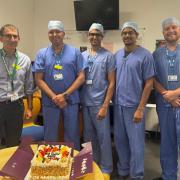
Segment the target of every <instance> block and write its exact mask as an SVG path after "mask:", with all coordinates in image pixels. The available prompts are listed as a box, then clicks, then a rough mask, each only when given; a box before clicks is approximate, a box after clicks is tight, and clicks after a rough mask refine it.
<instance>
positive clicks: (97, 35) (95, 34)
mask: <svg viewBox="0 0 180 180" xmlns="http://www.w3.org/2000/svg"><path fill="white" fill-rule="evenodd" d="M89 36H91V37H94V36H96V37H102V34H100V33H89Z"/></svg>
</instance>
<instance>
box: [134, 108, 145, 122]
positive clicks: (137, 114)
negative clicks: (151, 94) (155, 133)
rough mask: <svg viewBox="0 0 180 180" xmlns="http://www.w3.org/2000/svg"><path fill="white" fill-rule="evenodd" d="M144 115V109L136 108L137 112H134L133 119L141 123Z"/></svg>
mask: <svg viewBox="0 0 180 180" xmlns="http://www.w3.org/2000/svg"><path fill="white" fill-rule="evenodd" d="M143 115H144V109H138V108H137V109H136V111H135V113H134V118H133V121H134V122H135V123H139V122H141V120H142V118H143Z"/></svg>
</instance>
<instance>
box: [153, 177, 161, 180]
mask: <svg viewBox="0 0 180 180" xmlns="http://www.w3.org/2000/svg"><path fill="white" fill-rule="evenodd" d="M153 180H163V178H162V177H156V178H154V179H153Z"/></svg>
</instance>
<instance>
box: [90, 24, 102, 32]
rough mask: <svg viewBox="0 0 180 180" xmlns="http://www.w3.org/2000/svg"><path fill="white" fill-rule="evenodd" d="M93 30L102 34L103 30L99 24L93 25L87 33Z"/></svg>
mask: <svg viewBox="0 0 180 180" xmlns="http://www.w3.org/2000/svg"><path fill="white" fill-rule="evenodd" d="M93 29H96V30H99V31H100V32H101V33H102V34H103V32H104V28H103V26H102V24H99V23H93V24H92V25H91V27H90V28H89V32H90V31H91V30H93Z"/></svg>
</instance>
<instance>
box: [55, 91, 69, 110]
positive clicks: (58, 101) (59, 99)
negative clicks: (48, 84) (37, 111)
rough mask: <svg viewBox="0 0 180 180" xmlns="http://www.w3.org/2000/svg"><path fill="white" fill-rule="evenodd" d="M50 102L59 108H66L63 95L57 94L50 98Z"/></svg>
mask: <svg viewBox="0 0 180 180" xmlns="http://www.w3.org/2000/svg"><path fill="white" fill-rule="evenodd" d="M52 101H53V102H54V103H55V104H56V105H57V106H59V107H60V108H64V107H66V106H67V101H66V99H65V97H64V95H63V94H58V95H56V96H54V97H53V98H52Z"/></svg>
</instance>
